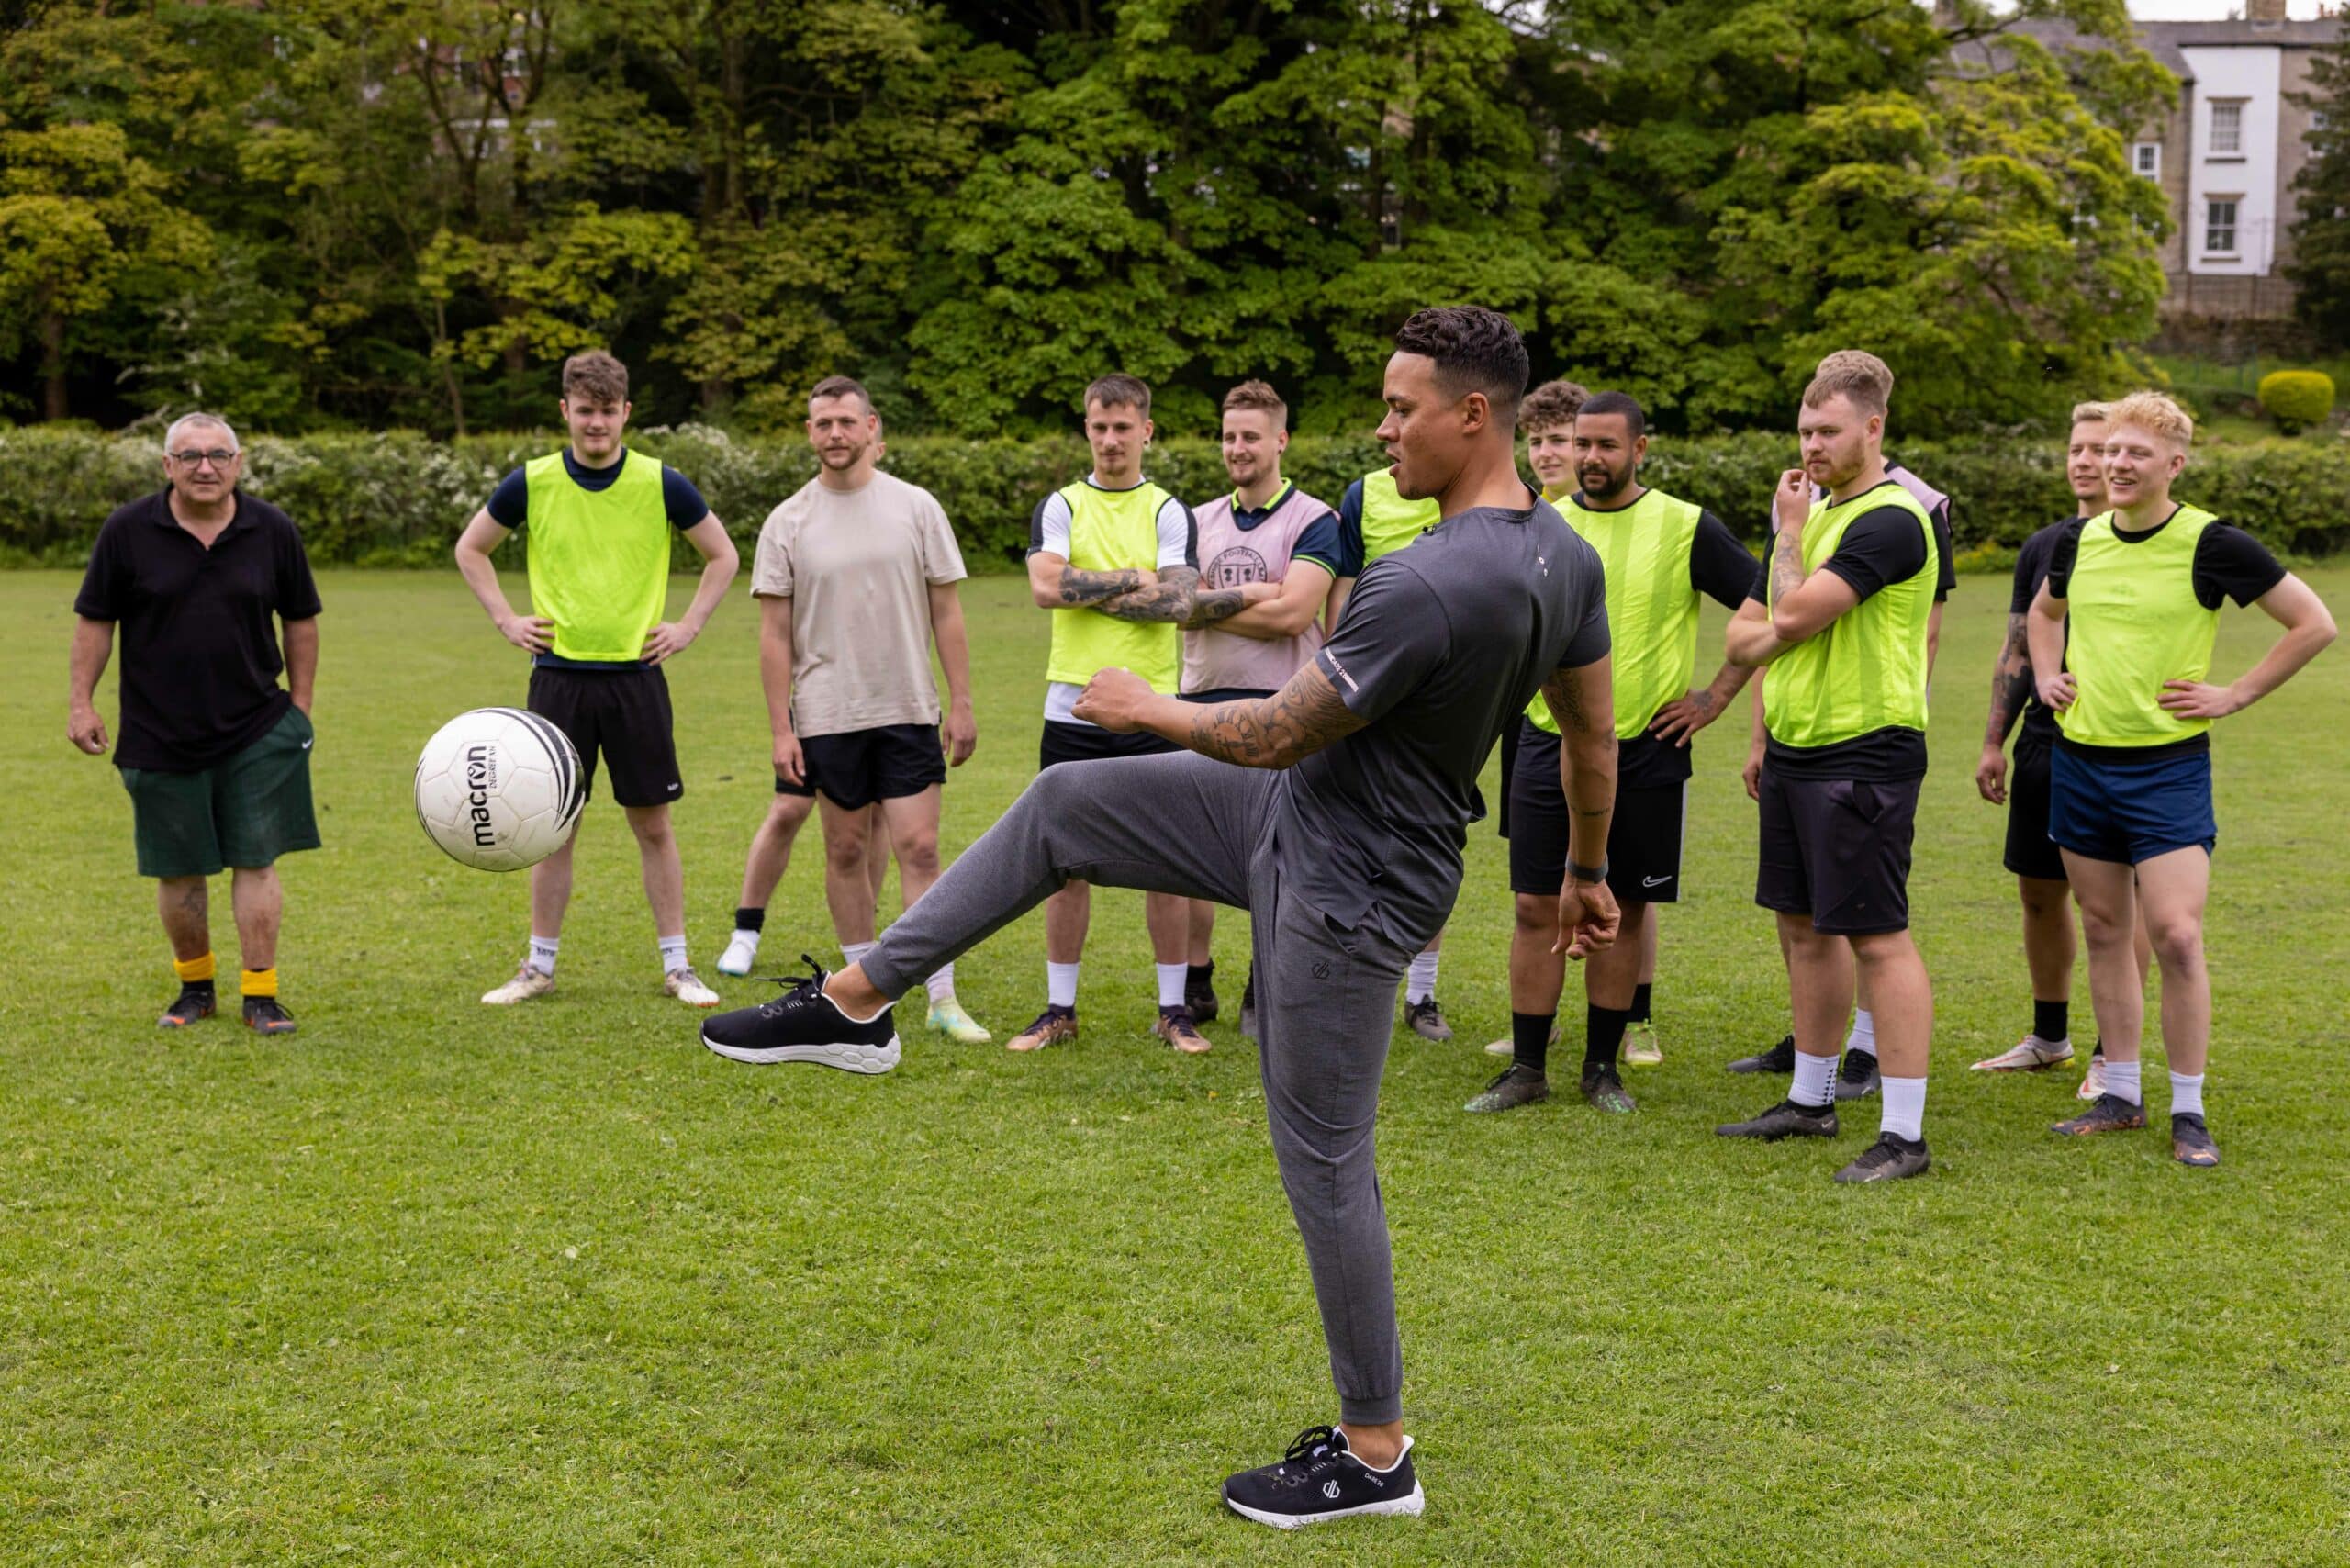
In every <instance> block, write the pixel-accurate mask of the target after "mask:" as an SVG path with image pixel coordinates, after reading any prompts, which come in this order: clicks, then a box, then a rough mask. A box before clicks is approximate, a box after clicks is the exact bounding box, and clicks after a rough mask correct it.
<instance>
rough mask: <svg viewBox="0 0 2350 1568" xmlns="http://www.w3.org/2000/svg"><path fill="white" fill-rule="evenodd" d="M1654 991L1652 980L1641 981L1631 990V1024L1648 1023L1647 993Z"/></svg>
mask: <svg viewBox="0 0 2350 1568" xmlns="http://www.w3.org/2000/svg"><path fill="white" fill-rule="evenodd" d="M1655 989H1656V982H1655V981H1654V980H1642V981H1641V982H1640V983H1639V984H1638V985H1636V986H1634V987H1633V988H1632V1013H1631V1019H1632V1022H1633V1023H1635V1024H1645V1023H1647V1022H1648V1021H1649V992H1651V991H1654V990H1655Z"/></svg>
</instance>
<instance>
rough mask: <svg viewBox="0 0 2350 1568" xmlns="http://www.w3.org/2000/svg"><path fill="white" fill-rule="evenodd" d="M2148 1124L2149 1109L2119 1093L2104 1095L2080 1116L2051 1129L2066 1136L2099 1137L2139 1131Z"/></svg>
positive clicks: (2066, 1120) (2068, 1118)
mask: <svg viewBox="0 0 2350 1568" xmlns="http://www.w3.org/2000/svg"><path fill="white" fill-rule="evenodd" d="M2145 1125H2146V1107H2145V1106H2144V1105H2143V1104H2142V1103H2139V1102H2137V1101H2135V1100H2124V1099H2123V1098H2122V1097H2121V1095H2119V1094H2100V1095H2098V1097H2097V1100H2096V1103H2093V1104H2091V1105H2090V1106H2089V1108H2088V1109H2087V1110H2086V1111H2083V1112H2082V1113H2081V1114H2079V1115H2077V1116H2071V1117H2067V1118H2066V1119H2065V1120H2064V1121H2061V1122H2058V1123H2057V1124H2056V1125H2055V1126H2053V1127H2050V1128H2049V1129H2048V1130H2049V1131H2050V1132H2052V1133H2060V1134H2062V1135H2063V1136H2065V1137H2096V1136H2097V1135H2098V1134H2099V1133H2128V1132H2135V1131H2137V1130H2138V1129H2139V1128H2140V1127H2143V1126H2145Z"/></svg>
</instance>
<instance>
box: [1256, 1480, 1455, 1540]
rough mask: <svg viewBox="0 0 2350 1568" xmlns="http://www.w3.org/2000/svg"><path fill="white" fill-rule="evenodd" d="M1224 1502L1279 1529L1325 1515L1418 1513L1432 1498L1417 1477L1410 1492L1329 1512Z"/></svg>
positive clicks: (1312, 1521) (1317, 1520)
mask: <svg viewBox="0 0 2350 1568" xmlns="http://www.w3.org/2000/svg"><path fill="white" fill-rule="evenodd" d="M1224 1506H1225V1507H1227V1508H1230V1509H1231V1510H1232V1511H1233V1512H1234V1513H1236V1514H1238V1515H1239V1516H1240V1517H1241V1518H1244V1519H1254V1520H1256V1521H1257V1522H1258V1523H1259V1524H1260V1525H1270V1526H1272V1527H1273V1528H1274V1529H1299V1528H1301V1527H1302V1526H1305V1525H1318V1524H1320V1523H1321V1522H1322V1521H1323V1520H1325V1519H1346V1518H1355V1517H1357V1516H1358V1515H1368V1514H1408V1515H1412V1516H1415V1517H1416V1516H1417V1515H1418V1514H1419V1512H1420V1510H1421V1509H1423V1508H1425V1507H1427V1506H1428V1500H1427V1493H1425V1492H1423V1491H1421V1490H1420V1484H1419V1483H1418V1482H1416V1481H1415V1482H1414V1483H1412V1490H1411V1493H1410V1495H1407V1496H1403V1497H1385V1498H1382V1499H1381V1500H1380V1501H1378V1502H1376V1503H1364V1504H1362V1505H1360V1506H1358V1507H1352V1508H1332V1509H1331V1510H1330V1511H1329V1512H1328V1513H1325V1514H1275V1513H1269V1512H1267V1511H1266V1510H1264V1509H1262V1508H1252V1507H1249V1506H1248V1505H1246V1504H1244V1503H1236V1502H1234V1501H1233V1500H1232V1499H1231V1498H1229V1497H1226V1498H1225V1500H1224Z"/></svg>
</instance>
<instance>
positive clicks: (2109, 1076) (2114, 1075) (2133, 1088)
mask: <svg viewBox="0 0 2350 1568" xmlns="http://www.w3.org/2000/svg"><path fill="white" fill-rule="evenodd" d="M2144 1065H2145V1064H2144V1063H2143V1062H2135V1061H2115V1060H2114V1059H2113V1058H2111V1057H2108V1058H2105V1092H2107V1093H2108V1094H2119V1095H2120V1096H2121V1098H2123V1099H2124V1100H2127V1101H2129V1102H2130V1103H2132V1105H2143V1104H2144V1103H2146V1093H2145V1091H2144V1090H2143V1089H2141V1088H2139V1087H2138V1084H2139V1077H2138V1070H2139V1069H2140V1068H2141V1067H2143V1066H2144Z"/></svg>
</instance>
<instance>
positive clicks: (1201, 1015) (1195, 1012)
mask: <svg viewBox="0 0 2350 1568" xmlns="http://www.w3.org/2000/svg"><path fill="white" fill-rule="evenodd" d="M1183 1006H1184V1009H1185V1011H1187V1012H1189V1013H1190V1014H1191V1015H1192V1023H1194V1024H1213V1023H1214V1022H1215V1015H1216V1014H1218V1013H1219V1012H1221V1011H1222V1010H1223V1004H1222V1003H1220V1002H1217V1001H1216V999H1215V966H1214V964H1205V965H1203V966H1202V967H1201V969H1200V978H1199V979H1197V980H1191V979H1188V978H1187V979H1186V980H1184V981H1183Z"/></svg>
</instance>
